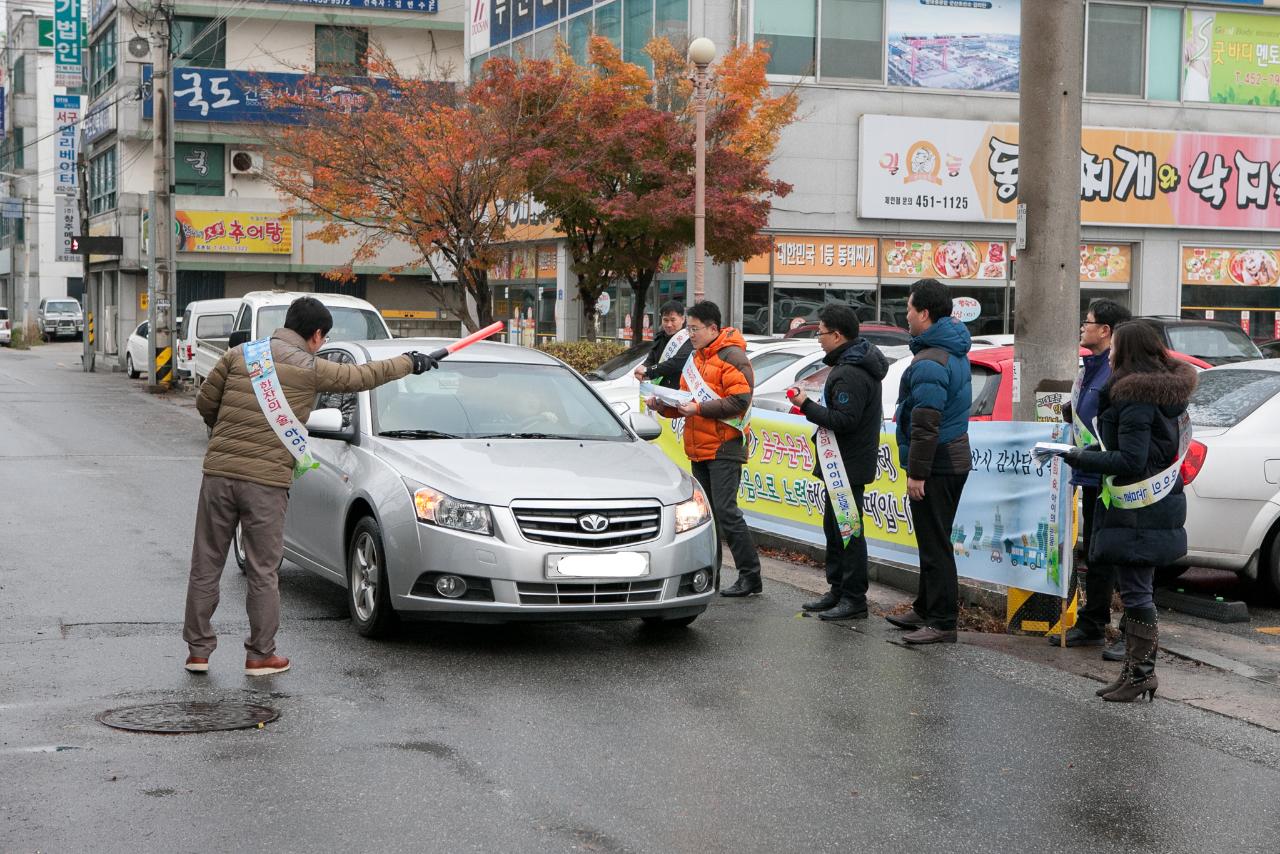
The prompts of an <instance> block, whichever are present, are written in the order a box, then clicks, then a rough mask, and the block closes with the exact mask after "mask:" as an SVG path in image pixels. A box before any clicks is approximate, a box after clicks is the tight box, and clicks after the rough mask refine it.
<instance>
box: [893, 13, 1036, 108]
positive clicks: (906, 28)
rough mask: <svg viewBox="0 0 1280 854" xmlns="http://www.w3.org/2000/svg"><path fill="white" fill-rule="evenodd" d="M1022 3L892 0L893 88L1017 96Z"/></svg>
mask: <svg viewBox="0 0 1280 854" xmlns="http://www.w3.org/2000/svg"><path fill="white" fill-rule="evenodd" d="M1021 5H1022V4H1021V3H1020V2H1019V0H888V2H887V4H886V7H887V8H886V9H885V12H886V18H887V21H888V33H889V50H888V65H889V69H888V80H889V85H890V86H911V87H915V88H924V89H970V90H980V91H986V92H1016V91H1018V54H1019V45H1020V44H1021V37H1020V35H1019V33H1020V30H1021V27H1020V24H1021V14H1022V10H1021Z"/></svg>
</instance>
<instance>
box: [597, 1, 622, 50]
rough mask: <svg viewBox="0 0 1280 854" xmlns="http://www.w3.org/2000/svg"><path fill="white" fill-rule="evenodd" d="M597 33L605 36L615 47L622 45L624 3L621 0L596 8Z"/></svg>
mask: <svg viewBox="0 0 1280 854" xmlns="http://www.w3.org/2000/svg"><path fill="white" fill-rule="evenodd" d="M596 35H598V36H604V37H605V38H607V39H608V40H609V41H611V42H613V45H614V47H621V45H622V3H621V2H619V0H614V2H612V3H609V4H607V5H604V6H601V7H599V8H598V9H596Z"/></svg>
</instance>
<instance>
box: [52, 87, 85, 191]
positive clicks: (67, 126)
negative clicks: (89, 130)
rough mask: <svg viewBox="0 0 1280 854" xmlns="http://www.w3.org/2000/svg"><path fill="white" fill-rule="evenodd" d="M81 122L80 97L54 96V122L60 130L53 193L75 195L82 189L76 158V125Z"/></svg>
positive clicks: (77, 149) (77, 147)
mask: <svg viewBox="0 0 1280 854" xmlns="http://www.w3.org/2000/svg"><path fill="white" fill-rule="evenodd" d="M79 121H80V96H79V95H54V96H53V122H54V125H55V126H56V127H57V128H58V130H57V145H56V151H57V153H56V155H55V158H54V173H53V191H54V192H55V193H68V194H70V195H73V196H74V195H75V194H76V193H77V192H78V191H79V188H80V179H79V177H78V175H77V174H76V157H77V156H78V154H79V145H78V144H77V141H78V139H79V136H80V135H79V134H78V133H76V124H77V123H78V122H79Z"/></svg>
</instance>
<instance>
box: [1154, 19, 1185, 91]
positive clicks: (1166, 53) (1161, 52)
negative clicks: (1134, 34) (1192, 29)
mask: <svg viewBox="0 0 1280 854" xmlns="http://www.w3.org/2000/svg"><path fill="white" fill-rule="evenodd" d="M1149 18H1150V21H1149V26H1148V30H1147V34H1148V36H1147V98H1149V99H1150V100H1152V101H1176V100H1178V88H1179V86H1180V85H1181V83H1182V10H1181V9H1168V8H1165V7H1162V6H1153V7H1151V12H1150V13H1149Z"/></svg>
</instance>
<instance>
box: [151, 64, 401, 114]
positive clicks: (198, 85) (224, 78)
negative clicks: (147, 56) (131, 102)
mask: <svg viewBox="0 0 1280 854" xmlns="http://www.w3.org/2000/svg"><path fill="white" fill-rule="evenodd" d="M142 78H143V84H144V88H149V87H148V86H147V84H148V82H149V81H150V79H151V73H150V67H149V66H144V67H143V72H142ZM370 83H372V84H373V86H374V87H375V88H377V89H380V90H383V91H386V92H391V91H393V90H392V89H391V84H390V83H389V82H388V81H385V80H378V79H371V78H368V77H326V78H317V77H315V76H313V75H309V74H289V73H284V72H278V71H233V70H229V69H225V68H177V69H175V70H174V74H173V118H174V120H175V121H179V122H248V123H254V124H295V123H297V122H299V121H300V120H301V117H302V112H303V110H302V109H300V108H299V107H297V106H296V105H294V104H291V103H289V102H288V100H287V98H288V96H296V95H299V94H303V93H305V92H311V93H314V94H318V95H321V96H323V98H324V100H325V101H326V102H327V103H330V104H334V105H336V106H340V107H342V108H344V109H348V110H353V111H354V110H359V109H360V108H361V106H362V104H363V100H364V96H363V95H361V94H360V93H359V91H358V90H359V89H362V88H366V87H368V86H369V85H370ZM142 115H143V118H151V110H150V109H148V106H147V103H146V102H144V104H143V110H142Z"/></svg>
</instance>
